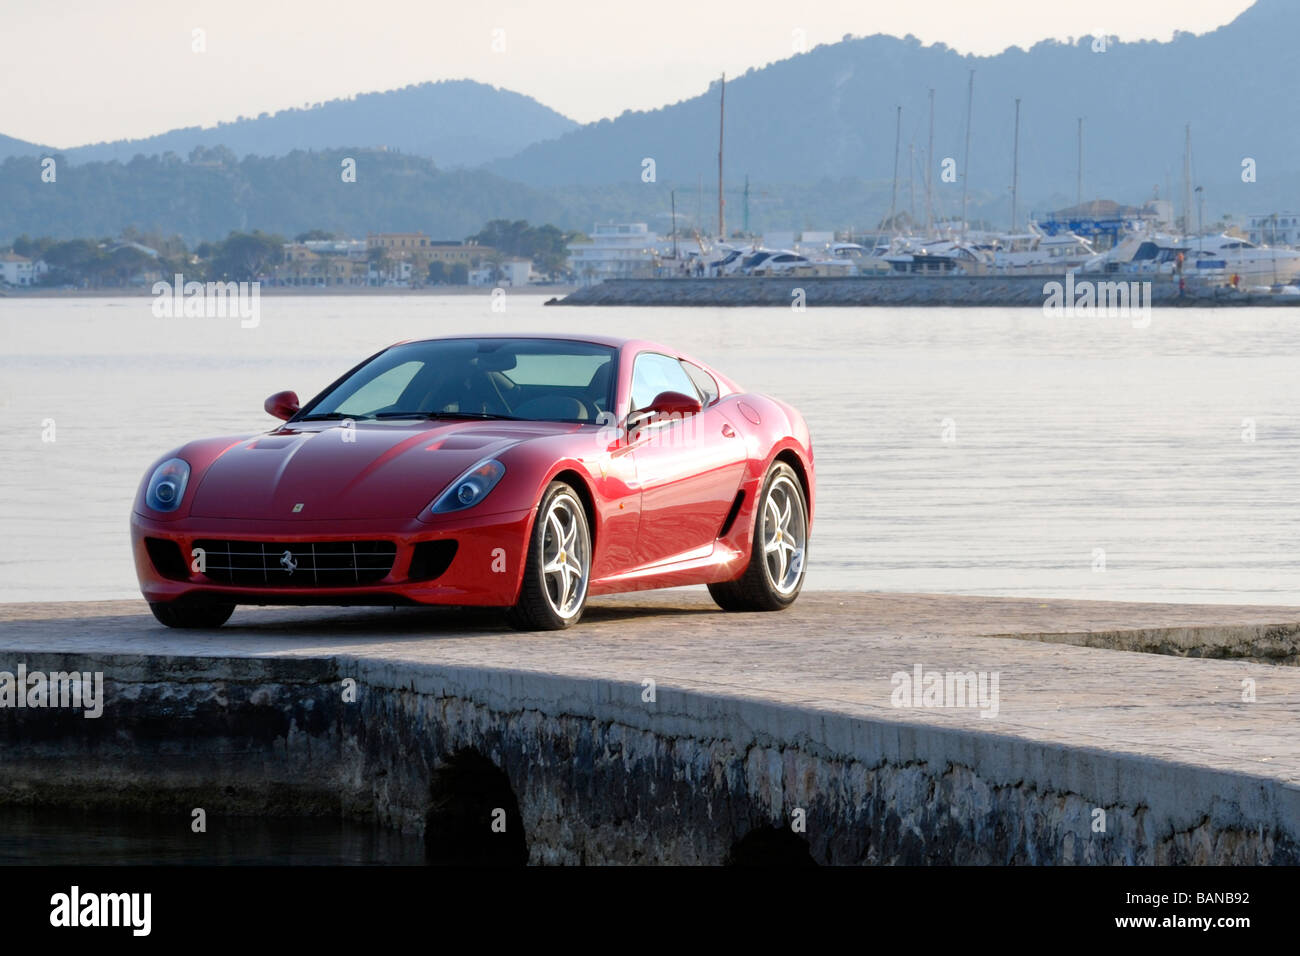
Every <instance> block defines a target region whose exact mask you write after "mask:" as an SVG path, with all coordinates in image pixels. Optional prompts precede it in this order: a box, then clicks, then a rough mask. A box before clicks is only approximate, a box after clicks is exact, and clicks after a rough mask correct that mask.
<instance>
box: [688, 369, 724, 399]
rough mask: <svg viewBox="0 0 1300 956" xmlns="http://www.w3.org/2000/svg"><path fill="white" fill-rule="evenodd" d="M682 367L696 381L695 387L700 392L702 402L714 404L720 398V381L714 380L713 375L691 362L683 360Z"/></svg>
mask: <svg viewBox="0 0 1300 956" xmlns="http://www.w3.org/2000/svg"><path fill="white" fill-rule="evenodd" d="M682 368H684V369H686V374H687V375H689V376H690V377H691V381H692V382H694V383H695V389H696V391H698V392H699V393H700V401H701V402H703V403H704V404H705V405H712V404H713V403H714V402H716V401H717V400H718V383H717V382H716V381H714V379H713V376H712V375H710V374H709V373H708V372H706V371H704V369H702V368H700V367H699V366H698V365H692V364H691V363H690V362H682ZM687 394H690V393H689V392H688V393H687Z"/></svg>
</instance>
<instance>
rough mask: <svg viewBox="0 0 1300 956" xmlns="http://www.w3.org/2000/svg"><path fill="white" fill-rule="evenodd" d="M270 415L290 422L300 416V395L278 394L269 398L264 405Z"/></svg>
mask: <svg viewBox="0 0 1300 956" xmlns="http://www.w3.org/2000/svg"><path fill="white" fill-rule="evenodd" d="M262 407H263V408H265V409H266V413H267V414H268V415H273V416H274V417H276V418H278V419H280V420H281V421H286V422H287V421H288V420H289V419H291V418H293V416H295V415H297V414H298V393H297V392H276V393H275V394H274V395H272V396H271V397H270V398H268V399H267V400H266V401H265V402H264V403H263V405H262Z"/></svg>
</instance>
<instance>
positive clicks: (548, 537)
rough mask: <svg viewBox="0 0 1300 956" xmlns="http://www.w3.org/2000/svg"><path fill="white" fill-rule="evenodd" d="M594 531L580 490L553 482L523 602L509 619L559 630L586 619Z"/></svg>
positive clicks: (537, 527) (540, 513) (531, 552)
mask: <svg viewBox="0 0 1300 956" xmlns="http://www.w3.org/2000/svg"><path fill="white" fill-rule="evenodd" d="M591 550H592V549H591V529H590V528H589V527H588V525H587V512H586V509H584V508H583V506H582V501H581V499H579V498H578V493H577V492H576V491H574V490H573V488H572V487H571V486H570V485H568V484H565V483H564V482H563V481H553V482H551V484H550V485H549V486H548V487H547V489H546V493H545V494H543V495H542V500H541V503H540V504H539V505H538V506H537V519H536V520H535V521H534V522H533V535H532V539H531V540H530V542H529V545H528V560H527V562H526V564H525V566H524V583H523V586H522V587H521V588H520V590H519V602H518V603H517V604H515V606H514V607H513V608H511V609H510V612H509V614H508V618H509V621H510V623H511V624H512V625H513V626H515V627H517V628H519V629H520V630H526V631H556V630H560V629H561V628H566V627H571V626H572V625H574V624H577V623H578V621H579V620H580V619H581V618H582V612H583V610H584V609H585V608H586V606H587V585H588V584H589V583H590V581H591Z"/></svg>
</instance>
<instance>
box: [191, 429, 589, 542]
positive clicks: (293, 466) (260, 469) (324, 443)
mask: <svg viewBox="0 0 1300 956" xmlns="http://www.w3.org/2000/svg"><path fill="white" fill-rule="evenodd" d="M574 428H575V426H573V425H566V424H561V423H552V422H528V423H518V424H516V423H513V422H481V421H467V422H466V421H458V422H420V423H418V424H412V425H407V424H405V423H392V422H389V423H384V424H377V423H376V424H370V423H364V422H360V423H357V424H355V425H353V426H350V427H347V428H344V427H339V426H321V427H314V426H304V427H302V428H298V427H293V426H291V427H287V428H283V429H280V430H279V431H275V432H272V433H270V434H269V435H260V436H258V437H256V438H251V439H248V440H247V441H241V442H238V443H236V444H234V445H232V446H231V447H230V448H228V449H226V451H225V452H223V453H222V454H221V455H220V456H219V457H218V458H217V459H216V460H215V461H214V462H213V463H212V464H211V465H210V466H209V467H208V469H207V470H206V472H205V473H204V474H203V477H202V480H201V481H200V483H199V486H198V488H197V490H196V492H195V495H194V501H193V503H192V504H191V506H190V514H191V515H194V516H196V517H204V518H248V519H289V518H292V517H294V516H295V515H301V517H303V518H312V519H320V518H414V517H416V516H417V515H418V514H420V512H421V511H422V510H423V509H424V508H425V507H427V506H428V505H429V504H430V503H431V502H432V501H433V499H434V498H435V497H436V496H437V495H438V494H439V492H441V491H442V490H443V489H444V488H446V487H447V485H449V484H450V483H451V482H452V481H454V480H455V479H456V478H457V477H459V476H460V475H461V474H463V473H464V472H465V471H467V470H468V469H470V468H471V467H472V466H474V465H475V464H477V463H478V462H480V461H482V460H483V459H485V458H496V457H499V456H500V455H502V454H503V453H504V452H505V451H506V450H507V449H509V448H511V447H513V446H514V445H517V444H519V443H520V442H523V441H528V440H529V439H532V438H539V437H543V436H547V435H555V434H562V433H565V432H570V431H573V430H574Z"/></svg>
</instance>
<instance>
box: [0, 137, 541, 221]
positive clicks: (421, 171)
mask: <svg viewBox="0 0 1300 956" xmlns="http://www.w3.org/2000/svg"><path fill="white" fill-rule="evenodd" d="M56 155H57V154H56ZM347 158H351V159H354V160H355V161H356V182H344V181H343V180H342V173H343V166H342V163H343V161H344V160H345V159H347ZM563 215H564V210H563V208H562V207H561V206H560V204H559V203H557V202H556V201H554V200H552V199H550V198H548V197H546V196H544V195H542V194H541V193H539V192H538V191H537V190H534V189H532V188H530V187H528V186H523V185H520V184H519V183H512V182H507V181H505V180H503V179H500V178H499V177H497V176H494V175H492V174H491V173H487V172H483V171H482V170H443V169H439V168H438V167H437V166H436V165H435V164H434V163H433V161H432V160H429V159H425V158H423V157H419V156H411V155H409V154H402V153H393V152H384V151H379V150H366V149H362V148H347V149H339V150H329V151H323V152H303V151H295V152H293V153H290V154H289V155H288V156H277V157H255V156H249V157H245V158H244V159H242V160H241V159H237V158H236V156H235V154H234V153H233V152H231V151H230V150H228V149H225V148H223V147H218V148H215V149H212V150H201V151H200V152H197V153H196V154H195V155H194V158H193V160H192V161H191V160H182V159H180V158H179V157H177V156H175V155H172V156H163V157H157V156H154V157H148V158H146V157H137V158H136V159H133V160H132V161H131V162H129V163H126V164H122V163H117V162H111V163H85V164H80V165H73V164H68V165H62V164H61V165H60V166H59V170H58V179H57V181H56V182H53V183H43V182H41V180H40V166H39V160H38V159H36V158H35V157H27V158H21V159H12V158H11V159H8V160H5V161H4V162H3V163H0V244H3V243H5V242H7V241H9V240H12V239H13V238H15V237H16V236H19V235H22V234H24V233H25V234H27V235H31V236H54V237H56V238H61V239H68V238H73V237H79V236H81V237H99V236H111V235H117V234H118V233H119V232H120V231H121V230H122V229H123V228H125V227H127V226H135V227H136V228H138V229H140V230H142V231H145V232H157V233H163V234H165V235H173V234H179V235H181V236H182V237H183V238H184V239H186V240H187V241H188V242H190V243H191V244H193V243H194V242H196V241H198V240H203V239H219V238H222V237H224V236H225V235H226V234H227V233H229V232H230V231H231V230H239V231H249V230H253V229H261V230H263V231H264V232H278V233H281V234H283V235H285V236H292V235H294V234H296V233H298V232H305V231H308V230H311V229H325V230H329V231H331V232H336V233H340V234H343V235H348V236H354V237H364V236H365V234H366V233H367V232H371V231H374V232H381V231H384V232H387V231H397V232H415V231H419V232H424V233H427V234H429V235H430V236H432V237H433V238H436V239H460V238H463V237H465V236H468V235H472V234H474V233H476V232H478V231H479V230H480V229H481V228H482V227H483V225H484V223H486V222H488V221H489V220H491V219H511V220H514V219H527V220H529V221H530V222H533V223H544V222H557V221H558V220H560V219H561V218H563Z"/></svg>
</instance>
